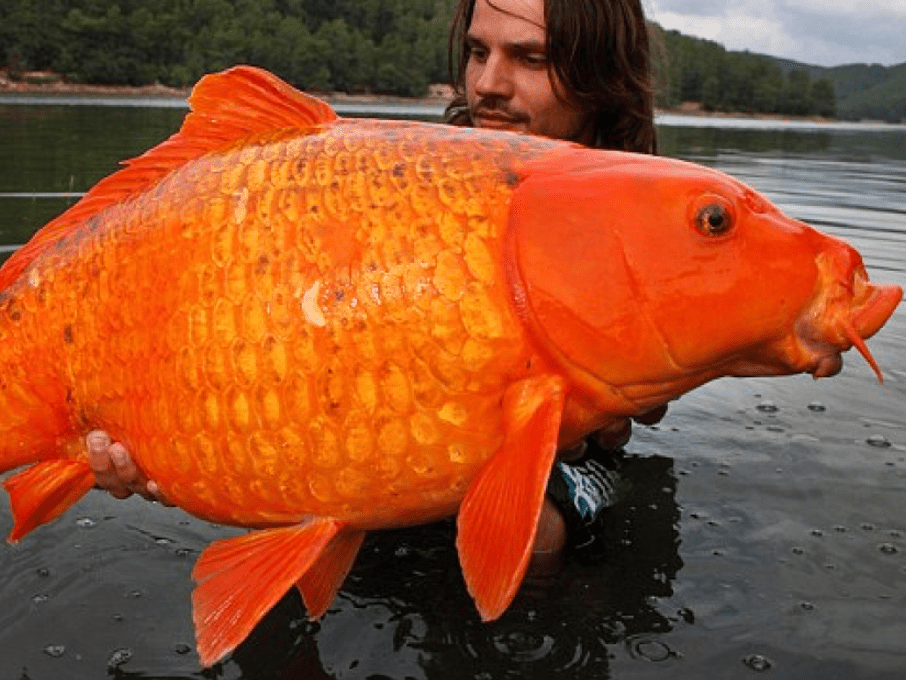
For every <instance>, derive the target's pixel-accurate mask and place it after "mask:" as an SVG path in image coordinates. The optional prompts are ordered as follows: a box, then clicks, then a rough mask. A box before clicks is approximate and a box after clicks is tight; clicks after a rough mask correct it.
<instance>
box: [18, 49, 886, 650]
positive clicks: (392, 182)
mask: <svg viewBox="0 0 906 680" xmlns="http://www.w3.org/2000/svg"><path fill="white" fill-rule="evenodd" d="M190 101H191V103H192V106H193V111H192V113H191V114H190V115H189V116H188V118H187V120H186V122H185V124H184V125H183V128H182V129H181V131H180V132H179V133H177V135H175V136H174V137H173V138H171V139H170V140H168V141H167V142H164V143H163V144H161V145H160V146H159V147H157V148H155V149H153V150H152V151H150V152H149V153H147V154H146V155H145V156H142V157H140V158H138V159H136V160H134V161H132V162H131V163H130V164H129V165H128V166H127V167H126V168H125V169H123V170H121V171H120V172H119V173H116V174H114V175H112V176H111V177H109V178H107V179H105V180H103V181H102V182H101V183H99V184H98V185H97V186H96V187H95V188H94V189H92V190H91V191H90V192H89V193H88V194H87V195H86V196H85V197H84V198H83V200H82V201H81V202H80V203H79V204H77V205H76V206H74V207H73V208H72V209H70V210H69V211H67V212H66V213H64V214H63V215H62V216H60V217H59V218H57V219H56V220H54V221H53V222H51V223H50V224H49V225H47V226H46V227H45V228H44V229H43V230H42V231H40V232H39V233H38V234H37V235H36V236H35V238H34V239H33V240H32V242H30V243H29V244H28V245H27V246H25V247H24V248H23V249H22V250H21V251H20V252H19V253H17V254H16V255H14V256H13V258H11V259H10V260H9V261H8V262H7V263H6V264H5V266H4V267H3V269H2V270H0V430H2V433H3V434H2V435H0V437H2V438H0V471H8V470H12V469H14V468H17V467H21V466H29V467H27V468H26V469H25V470H24V471H21V472H18V473H17V474H15V475H14V476H12V477H9V478H8V479H7V480H6V481H5V483H4V484H5V486H6V488H7V490H8V492H9V493H10V497H11V501H12V506H13V514H14V518H15V526H14V528H13V532H12V534H11V539H12V540H18V539H19V538H21V537H22V536H24V535H25V534H26V533H28V532H29V531H30V530H31V529H33V528H35V527H36V526H38V525H39V524H41V523H44V522H47V521H50V520H52V519H54V518H55V517H57V516H58V515H59V514H60V513H62V512H63V511H65V510H66V509H67V508H68V507H70V506H71V505H72V504H73V503H75V502H76V501H77V500H78V498H79V497H81V496H82V495H83V494H84V493H85V492H87V491H88V490H89V489H90V488H91V486H92V485H93V475H92V473H91V470H90V467H89V466H88V462H87V456H86V453H85V451H84V445H83V442H84V436H85V434H86V433H87V432H88V431H90V430H91V429H95V428H102V429H104V430H106V431H107V432H109V433H110V434H111V435H112V436H113V437H114V438H115V439H117V440H119V441H122V442H123V443H124V444H125V445H126V447H127V448H128V449H129V451H130V452H131V453H132V455H133V457H134V458H135V460H136V462H137V463H138V465H139V466H140V467H141V468H142V469H143V470H144V471H145V472H146V473H147V475H148V476H149V477H150V478H152V479H154V480H155V481H156V482H157V483H158V484H159V485H160V488H161V490H162V491H163V493H164V494H165V495H166V497H167V498H168V499H170V500H172V501H173V502H174V503H175V504H176V505H178V506H180V507H181V508H183V509H184V510H186V511H187V512H190V513H192V514H194V515H196V516H198V517H202V518H205V519H207V520H210V521H214V522H218V523H223V524H232V525H237V526H246V527H253V528H257V529H259V530H258V531H254V532H252V533H250V534H248V535H246V536H241V537H238V538H235V539H229V540H226V541H221V542H218V543H215V544H214V545H212V546H211V547H209V548H208V549H207V550H205V551H204V552H203V554H202V556H201V557H200V559H199V562H198V564H197V565H196V569H195V572H194V573H193V577H194V578H195V579H196V581H197V582H198V584H199V585H198V587H197V588H196V590H195V593H194V594H193V602H194V616H195V623H196V629H197V637H198V649H199V654H200V657H201V661H202V663H203V664H204V665H210V664H211V663H213V662H215V661H217V660H218V659H219V658H221V657H223V656H224V655H225V654H227V653H228V652H229V651H230V650H231V649H232V648H234V647H235V645H236V644H238V643H239V642H241V640H242V639H243V638H244V637H245V636H246V635H247V634H248V632H249V631H250V630H251V628H252V627H253V626H254V625H255V623H256V622H257V621H258V620H259V619H260V617H261V616H262V615H263V614H264V613H265V612H266V611H267V610H268V609H269V608H270V606H272V605H273V604H274V603H275V602H276V600H277V599H279V598H280V597H281V596H282V595H283V594H284V593H285V592H286V590H287V589H288V588H290V587H292V586H293V585H296V586H297V587H298V588H299V590H300V591H301V592H302V595H303V597H304V599H305V601H306V605H307V606H308V609H309V612H310V614H311V615H312V616H318V615H320V614H321V613H323V612H324V611H325V610H326V609H327V607H328V606H329V604H330V601H331V600H332V598H333V596H334V595H335V593H336V591H337V589H338V588H339V587H340V585H341V583H342V580H343V578H344V577H345V575H346V573H347V572H348V570H349V568H350V567H351V566H352V563H353V561H354V559H355V555H356V552H357V551H358V548H359V546H360V544H361V541H362V538H363V536H364V532H366V531H368V530H372V529H381V528H389V527H398V526H407V525H412V524H420V523H425V522H429V521H432V520H435V519H438V518H441V517H446V516H450V515H454V514H457V513H458V515H459V518H458V523H459V535H458V539H457V546H458V549H459V552H460V558H461V563H462V566H463V572H464V576H465V579H466V583H467V586H468V588H469V590H470V592H471V593H472V595H473V597H474V598H475V600H476V605H477V607H478V609H479V612H480V613H481V615H482V617H483V618H485V619H493V618H496V617H497V616H499V615H500V614H501V613H502V612H503V611H504V610H505V609H506V607H507V606H508V604H509V603H510V601H511V600H512V598H513V597H514V595H515V592H516V590H517V588H518V586H519V583H520V581H521V579H522V576H523V574H524V571H525V568H526V566H527V563H528V558H529V555H530V551H531V545H532V542H533V539H534V535H535V529H536V525H537V520H538V516H539V513H540V510H541V505H542V502H543V497H544V491H545V487H546V481H547V476H548V474H549V471H550V468H551V465H552V463H553V461H554V458H555V454H556V451H557V450H558V448H561V447H563V446H568V445H570V444H572V443H575V442H577V441H579V440H581V439H582V438H583V437H585V436H586V435H587V434H589V433H590V432H592V431H594V430H596V429H598V428H600V427H603V426H606V425H607V424H609V423H611V422H613V421H614V420H616V419H619V418H625V417H629V416H633V415H638V414H641V413H644V412H645V411H647V410H649V409H651V408H653V407H656V406H659V405H661V404H664V403H666V402H667V401H669V400H670V399H673V398H676V397H678V396H679V395H680V394H682V393H684V392H686V391H689V390H690V389H693V388H695V387H696V386H698V385H701V384H703V383H705V382H707V381H709V380H711V379H714V378H717V377H720V376H725V375H738V376H745V375H780V374H789V373H796V372H809V373H812V374H814V375H816V376H823V375H832V374H833V373H835V372H837V371H838V370H839V368H840V353H841V352H842V351H845V350H846V349H848V348H849V347H850V346H852V345H854V344H855V345H856V346H857V347H858V348H859V349H860V351H862V352H863V354H865V356H866V357H867V358H869V360H871V359H870V354H868V352H867V349H865V346H864V343H863V339H864V338H867V337H869V336H870V335H872V334H873V333H875V332H876V331H878V330H879V329H880V327H881V326H882V325H883V323H884V322H885V321H886V319H887V318H888V317H889V316H890V314H891V313H892V312H893V310H894V308H895V307H896V305H897V304H898V302H899V300H900V298H901V296H902V291H900V290H899V288H897V287H895V286H878V285H875V284H872V283H870V282H869V281H868V278H867V275H866V273H865V270H864V267H863V266H862V263H861V259H860V258H859V256H858V254H857V253H855V251H853V250H852V249H851V248H850V247H849V246H847V245H846V244H844V243H843V242H841V241H839V240H836V239H833V238H831V237H829V236H826V235H823V234H820V233H818V232H817V231H814V230H812V229H811V228H809V227H807V226H806V225H803V224H801V223H799V222H796V221H794V220H791V219H790V218H788V217H786V216H784V215H782V214H781V213H780V212H779V211H778V210H777V209H776V208H775V207H773V206H772V205H771V204H770V203H769V202H768V201H767V200H766V199H764V198H763V197H761V196H760V195H758V194H757V193H756V192H754V191H753V190H752V189H750V188H748V187H746V186H745V185H743V184H742V183H740V182H738V181H736V180H734V179H732V178H730V177H728V176H726V175H724V174H722V173H719V172H717V171H714V170H710V169H707V168H702V167H699V166H695V165H691V164H687V163H682V162H679V161H672V160H667V159H660V158H652V157H647V156H638V155H633V154H626V153H619V152H605V151H593V150H590V149H585V148H582V147H578V146H575V145H571V144H568V143H564V142H558V141H553V140H546V139H541V138H532V137H524V136H518V135H514V134H510V133H501V132H491V131H481V130H473V129H457V128H450V127H446V126H439V125H430V124H420V123H408V122H392V121H361V120H343V119H338V118H337V117H336V115H335V114H334V113H333V111H332V110H331V109H330V108H329V107H328V106H327V105H326V104H324V103H323V102H319V101H318V100H315V99H313V98H310V97H308V96H306V95H303V94H301V93H298V92H296V91H295V90H293V89H292V88H290V87H289V86H287V85H285V84H284V83H282V81H279V80H278V79H276V78H275V77H274V76H272V75H270V74H268V73H266V72H263V71H259V70H257V69H251V68H246V67H240V68H236V69H233V70H231V71H229V72H225V73H223V74H218V75H214V76H208V77H206V78H205V79H203V80H202V81H201V82H200V83H199V85H198V86H197V87H196V89H195V90H194V92H193V95H192V98H191V100H190ZM263 574H267V576H266V577H264V576H262V575H263ZM240 584H241V585H242V587H238V586H239V585H240Z"/></svg>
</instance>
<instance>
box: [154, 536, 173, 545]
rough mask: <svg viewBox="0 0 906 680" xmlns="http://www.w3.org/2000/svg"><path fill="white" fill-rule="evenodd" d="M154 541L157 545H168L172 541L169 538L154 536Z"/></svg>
mask: <svg viewBox="0 0 906 680" xmlns="http://www.w3.org/2000/svg"><path fill="white" fill-rule="evenodd" d="M154 542H155V543H157V545H170V544H171V543H172V542H173V541H171V540H170V539H169V538H156V539H154Z"/></svg>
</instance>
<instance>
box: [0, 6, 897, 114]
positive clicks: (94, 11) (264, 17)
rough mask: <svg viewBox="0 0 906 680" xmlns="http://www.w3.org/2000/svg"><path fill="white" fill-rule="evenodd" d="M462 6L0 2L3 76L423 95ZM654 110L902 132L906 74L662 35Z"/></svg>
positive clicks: (440, 66) (437, 76)
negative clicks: (237, 76) (262, 77)
mask: <svg viewBox="0 0 906 680" xmlns="http://www.w3.org/2000/svg"><path fill="white" fill-rule="evenodd" d="M454 4H455V0H155V1H154V2H153V3H148V2H146V0H2V3H0V66H5V67H6V68H7V71H8V73H9V75H10V76H12V77H13V78H16V77H21V76H22V74H24V73H26V72H29V71H34V70H49V71H53V72H55V73H58V74H60V75H61V76H62V77H64V78H65V79H67V80H70V81H74V82H82V83H94V84H122V85H145V84H151V83H162V84H164V85H171V86H187V85H191V84H192V83H194V82H195V81H197V80H198V78H200V77H201V76H202V75H203V74H204V73H208V72H211V71H217V70H220V69H223V68H225V67H228V66H231V65H233V64H237V63H246V64H254V65H258V66H263V67H265V68H268V69H270V70H272V71H274V72H276V73H278V74H279V75H280V76H282V77H283V78H285V79H287V80H288V81H290V82H291V83H293V84H294V85H296V86H298V87H301V88H303V89H307V90H313V91H331V90H332V91H346V92H353V93H356V92H373V93H378V94H396V95H406V96H421V95H424V94H425V92H426V89H427V86H428V84H429V83H432V82H447V80H448V70H447V31H448V27H449V21H450V14H451V12H452V7H453V5H454ZM653 33H654V34H655V36H656V49H655V53H656V55H657V58H656V60H655V61H656V82H657V87H658V104H659V105H660V106H662V107H675V106H677V105H680V104H683V103H685V102H696V103H699V104H701V106H702V108H704V109H705V110H708V111H737V112H745V113H780V114H789V115H822V116H827V117H833V116H842V117H847V118H861V117H870V118H883V119H885V120H891V121H895V122H899V121H901V120H903V119H904V118H906V64H903V65H900V66H898V67H890V68H886V67H883V66H867V65H854V66H842V67H838V68H835V69H825V68H821V67H817V66H809V65H806V64H797V63H793V62H785V61H782V60H779V59H776V58H773V57H768V56H764V55H756V54H751V53H748V52H731V51H728V50H726V49H724V48H723V47H722V46H721V45H719V44H717V43H714V42H711V41H708V40H701V39H698V38H691V37H688V36H684V35H681V34H680V33H678V32H676V31H662V30H660V29H659V28H657V27H656V26H655V27H654V31H653Z"/></svg>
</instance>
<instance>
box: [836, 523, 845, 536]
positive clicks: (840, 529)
mask: <svg viewBox="0 0 906 680" xmlns="http://www.w3.org/2000/svg"><path fill="white" fill-rule="evenodd" d="M834 531H836V532H837V533H840V534H845V533H846V527H845V526H843V525H842V524H838V525H837V526H835V527H834Z"/></svg>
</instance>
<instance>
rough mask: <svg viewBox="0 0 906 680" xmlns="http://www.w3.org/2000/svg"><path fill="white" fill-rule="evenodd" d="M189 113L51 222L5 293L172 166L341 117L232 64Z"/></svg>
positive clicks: (200, 86)
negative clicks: (50, 252) (49, 253)
mask: <svg viewBox="0 0 906 680" xmlns="http://www.w3.org/2000/svg"><path fill="white" fill-rule="evenodd" d="M189 107H190V109H191V110H190V112H189V114H188V115H187V116H186V118H185V120H184V121H183V124H182V127H181V128H180V130H179V132H177V133H176V134H174V135H172V136H171V137H170V138H169V139H166V140H165V141H163V142H161V143H160V144H158V145H157V146H155V147H154V148H152V149H150V150H149V151H146V152H145V153H144V154H142V155H141V156H138V157H137V158H133V159H132V160H128V161H124V162H123V165H124V166H125V167H124V168H123V169H122V170H119V171H117V172H115V173H113V174H112V175H109V176H108V177H105V178H104V179H102V180H101V181H100V182H98V183H97V184H95V185H94V186H93V187H92V188H91V189H90V190H89V191H88V193H86V194H85V195H84V196H83V197H82V199H81V200H80V201H79V202H78V203H76V204H75V205H74V206H72V207H71V208H69V209H68V210H67V211H66V212H64V213H63V214H61V215H59V216H58V217H56V218H55V219H53V220H51V221H50V222H48V223H47V224H46V225H45V226H44V227H43V228H42V229H40V230H39V231H38V232H37V233H36V234H35V235H34V236H33V237H32V238H31V240H30V241H29V242H28V243H27V244H26V245H25V246H23V247H22V248H20V249H19V250H18V251H17V252H16V253H14V254H13V255H12V256H11V257H10V258H9V259H8V260H7V261H6V262H5V263H4V265H3V267H2V268H0V290H3V289H5V288H6V287H7V286H9V285H10V284H11V283H12V282H13V281H15V280H16V279H17V278H19V276H20V275H21V274H22V272H23V271H24V270H25V268H26V267H28V265H29V264H31V263H32V262H33V261H34V260H35V258H37V257H38V256H39V255H40V254H41V253H43V252H44V251H46V250H47V249H48V248H50V247H51V246H52V245H53V244H54V243H56V242H57V241H58V240H59V239H61V238H65V237H66V236H67V235H68V234H70V233H72V231H73V230H75V229H77V228H78V227H79V226H80V225H81V224H82V223H84V222H85V220H87V219H89V218H90V217H92V216H94V215H96V214H98V213H99V212H101V211H102V210H104V209H105V208H108V207H110V206H111V205H113V204H115V203H117V202H119V201H121V200H123V199H125V198H127V197H129V196H131V195H133V194H135V193H137V192H139V191H142V190H144V189H147V188H148V187H150V186H152V185H153V184H154V183H155V182H157V181H158V180H160V179H161V178H162V177H164V176H165V175H167V174H168V173H169V172H170V171H172V170H174V169H175V168H178V167H180V166H181V165H184V164H185V163H187V162H188V161H191V160H192V159H194V158H199V157H200V156H202V155H204V154H205V153H207V152H209V151H214V150H216V149H220V148H223V147H225V146H228V145H230V144H232V143H233V142H235V141H236V140H239V139H242V138H243V137H245V136H247V135H250V134H254V133H262V132H268V131H273V130H284V129H297V130H311V131H312V132H314V131H315V130H317V129H318V127H319V126H320V125H324V124H327V123H330V122H332V121H334V120H336V119H337V114H336V113H335V112H334V110H333V109H332V108H331V107H330V105H329V104H327V102H324V101H321V100H320V99H316V98H315V97H312V96H310V95H307V94H304V93H303V92H300V91H299V90H296V89H295V88H294V87H292V86H290V85H289V84H287V83H285V82H284V81H282V80H281V79H280V78H278V77H277V76H275V75H273V74H272V73H269V72H268V71H264V70H262V69H259V68H254V67H252V66H235V67H233V68H231V69H229V70H227V71H223V72H221V73H214V74H211V75H207V76H204V77H203V78H202V79H201V80H199V81H198V83H197V84H196V85H195V88H194V89H193V90H192V94H191V95H190V96H189Z"/></svg>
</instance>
